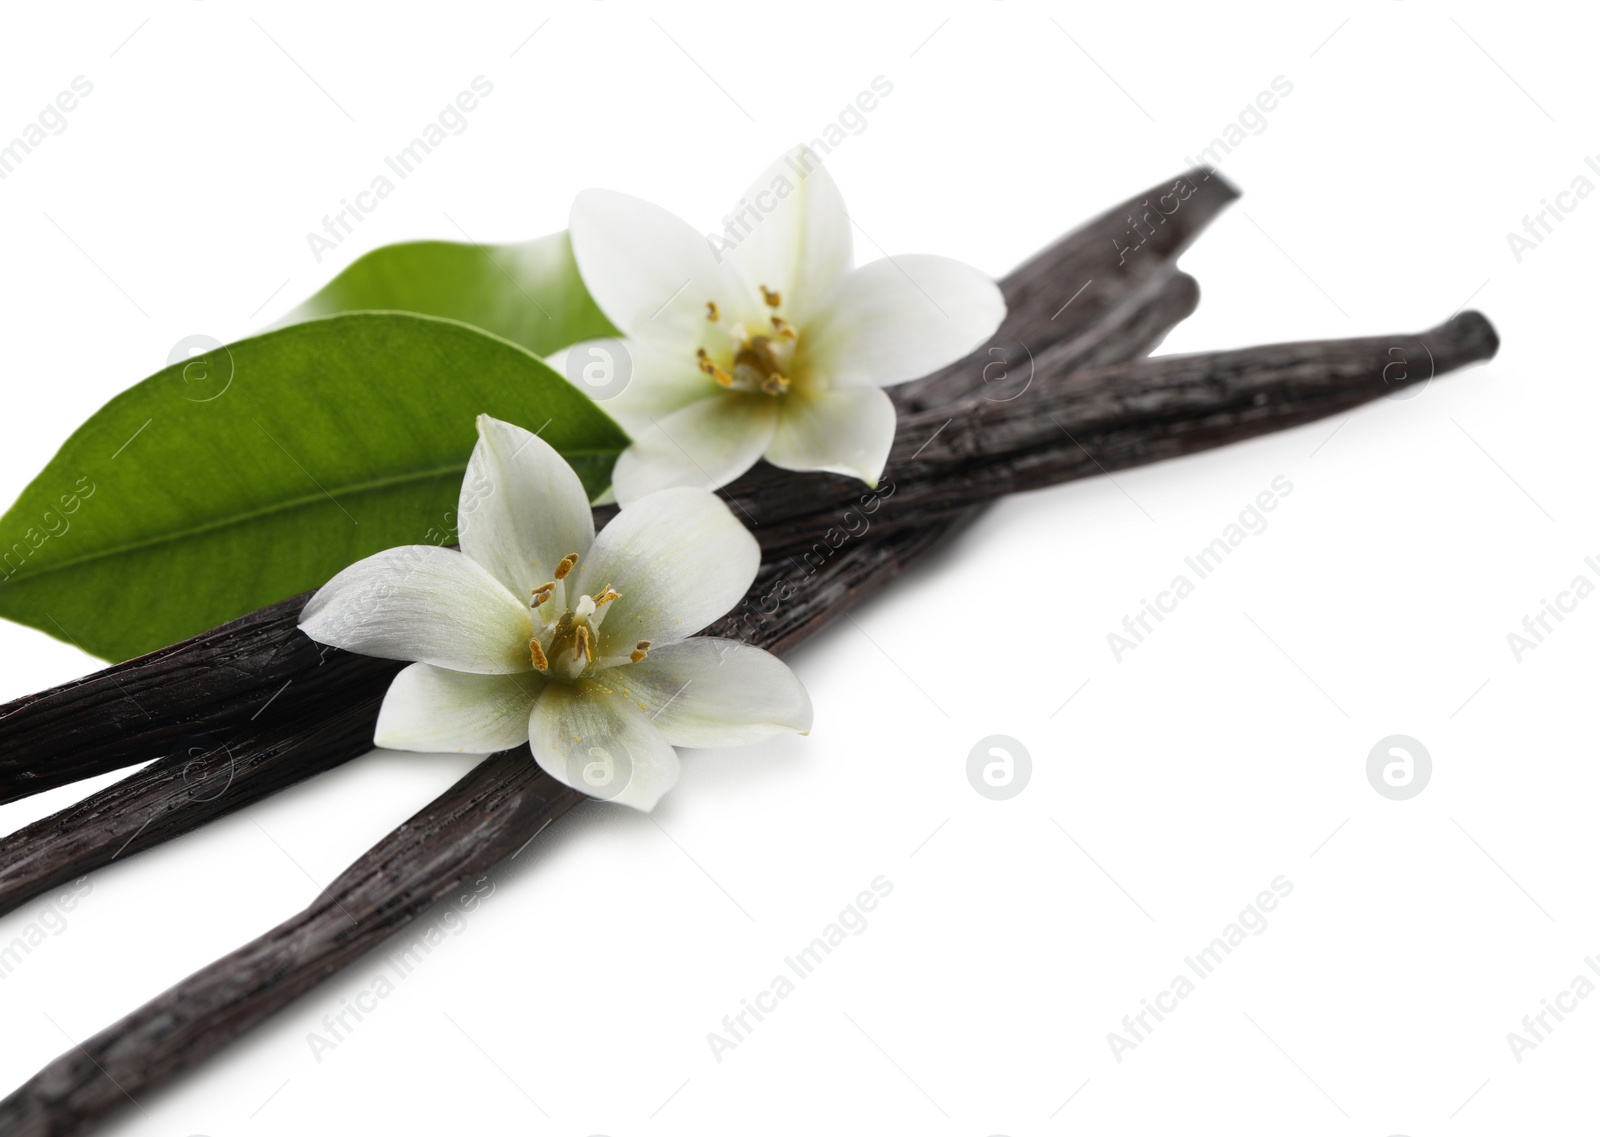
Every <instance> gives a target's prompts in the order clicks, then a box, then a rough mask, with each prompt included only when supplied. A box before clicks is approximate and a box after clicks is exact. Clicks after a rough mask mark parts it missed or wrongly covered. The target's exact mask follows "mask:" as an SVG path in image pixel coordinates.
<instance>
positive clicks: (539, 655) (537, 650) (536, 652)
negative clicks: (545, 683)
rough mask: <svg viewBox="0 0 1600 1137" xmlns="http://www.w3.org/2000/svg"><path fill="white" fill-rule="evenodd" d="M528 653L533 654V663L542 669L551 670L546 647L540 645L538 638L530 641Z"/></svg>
mask: <svg viewBox="0 0 1600 1137" xmlns="http://www.w3.org/2000/svg"><path fill="white" fill-rule="evenodd" d="M528 654H529V655H531V656H533V665H534V666H535V667H537V668H538V669H539V670H540V671H548V670H550V661H549V660H548V659H546V658H545V657H544V648H542V647H540V646H539V641H538V640H529V641H528Z"/></svg>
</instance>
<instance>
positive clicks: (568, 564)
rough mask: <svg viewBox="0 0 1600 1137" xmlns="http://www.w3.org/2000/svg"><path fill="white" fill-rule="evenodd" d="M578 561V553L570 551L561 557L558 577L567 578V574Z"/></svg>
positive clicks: (557, 572)
mask: <svg viewBox="0 0 1600 1137" xmlns="http://www.w3.org/2000/svg"><path fill="white" fill-rule="evenodd" d="M577 563H578V554H577V553H568V554H567V555H566V556H564V557H562V558H561V563H560V564H558V565H557V566H556V579H557V580H566V579H567V574H568V573H569V572H571V571H572V566H573V565H575V564H577Z"/></svg>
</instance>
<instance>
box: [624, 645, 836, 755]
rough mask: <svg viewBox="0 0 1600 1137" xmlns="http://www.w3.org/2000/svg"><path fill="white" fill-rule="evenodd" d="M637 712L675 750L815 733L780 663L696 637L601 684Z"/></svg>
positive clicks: (806, 699) (802, 696) (802, 694)
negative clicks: (809, 732)
mask: <svg viewBox="0 0 1600 1137" xmlns="http://www.w3.org/2000/svg"><path fill="white" fill-rule="evenodd" d="M596 678H597V680H598V681H599V682H602V683H606V684H608V685H609V686H610V687H611V688H612V689H613V690H615V691H616V692H617V693H618V694H619V695H621V696H622V697H624V698H626V699H627V700H628V701H629V702H631V703H633V704H634V705H636V706H638V707H639V709H640V710H642V711H644V712H645V713H646V714H647V715H649V716H650V720H651V721H652V722H654V723H655V724H656V727H657V728H658V729H659V730H660V731H661V733H662V734H663V735H665V736H666V739H667V741H668V742H670V743H672V745H674V746H744V745H746V744H748V743H751V742H756V741H759V740H760V739H763V738H767V737H769V736H771V735H774V734H779V733H782V732H784V731H796V732H799V733H801V734H804V733H805V732H807V731H808V730H810V729H811V698H810V696H809V695H807V694H806V689H805V687H804V686H802V685H801V683H800V680H799V679H798V678H796V677H795V673H794V672H793V671H790V670H789V667H788V665H787V664H785V663H784V662H783V661H782V660H781V659H779V658H778V657H777V656H775V655H773V654H771V653H770V652H765V651H762V650H761V649H760V648H758V647H751V646H750V645H749V644H742V643H739V642H738V641H737V640H719V639H709V638H704V637H698V636H697V637H696V638H694V639H691V640H685V641H684V642H683V643H680V644H668V645H667V646H666V647H664V648H652V649H651V651H650V655H649V658H647V659H644V660H642V661H640V662H639V663H628V664H624V665H622V666H621V667H613V668H611V669H610V670H608V671H603V672H601V673H600V675H599V676H597V677H596Z"/></svg>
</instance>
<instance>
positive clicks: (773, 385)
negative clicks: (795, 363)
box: [761, 371, 789, 395]
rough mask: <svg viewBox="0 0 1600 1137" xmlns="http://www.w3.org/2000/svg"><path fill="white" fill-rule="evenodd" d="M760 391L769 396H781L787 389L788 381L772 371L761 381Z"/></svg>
mask: <svg viewBox="0 0 1600 1137" xmlns="http://www.w3.org/2000/svg"><path fill="white" fill-rule="evenodd" d="M761 389H762V390H763V391H765V392H766V393H767V394H769V395H781V394H783V393H784V392H785V391H787V390H788V389H789V380H788V379H787V378H785V377H784V376H782V375H780V374H779V373H778V372H776V371H774V372H773V373H772V374H771V375H768V376H767V377H766V378H765V379H763V380H762V381H761Z"/></svg>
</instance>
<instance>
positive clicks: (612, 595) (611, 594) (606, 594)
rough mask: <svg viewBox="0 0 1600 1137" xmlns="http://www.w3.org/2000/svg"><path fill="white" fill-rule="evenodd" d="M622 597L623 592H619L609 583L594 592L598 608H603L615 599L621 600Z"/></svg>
mask: <svg viewBox="0 0 1600 1137" xmlns="http://www.w3.org/2000/svg"><path fill="white" fill-rule="evenodd" d="M621 599H622V593H620V592H618V591H617V590H616V589H614V588H612V587H611V586H610V585H609V584H608V585H606V586H605V587H604V588H602V589H601V590H600V591H599V592H596V593H595V594H594V606H595V607H596V608H603V607H605V606H606V605H607V604H610V603H611V602H612V601H613V600H621Z"/></svg>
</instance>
